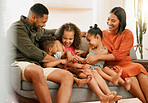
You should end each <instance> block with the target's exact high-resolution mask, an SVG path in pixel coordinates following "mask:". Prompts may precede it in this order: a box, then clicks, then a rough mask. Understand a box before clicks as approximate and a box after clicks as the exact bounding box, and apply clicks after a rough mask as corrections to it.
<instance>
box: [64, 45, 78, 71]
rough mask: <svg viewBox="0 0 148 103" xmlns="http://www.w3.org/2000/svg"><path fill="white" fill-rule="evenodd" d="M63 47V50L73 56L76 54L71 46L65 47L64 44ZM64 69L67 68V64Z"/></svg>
mask: <svg viewBox="0 0 148 103" xmlns="http://www.w3.org/2000/svg"><path fill="white" fill-rule="evenodd" d="M64 47H65V48H64V49H63V51H70V52H71V55H72V56H75V55H76V54H75V48H74V47H73V46H71V47H69V48H67V47H66V46H65V45H64ZM65 69H66V70H67V69H69V66H66V67H65Z"/></svg>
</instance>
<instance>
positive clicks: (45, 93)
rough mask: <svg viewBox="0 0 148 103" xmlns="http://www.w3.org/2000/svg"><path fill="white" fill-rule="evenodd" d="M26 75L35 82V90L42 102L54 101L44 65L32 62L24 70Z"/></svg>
mask: <svg viewBox="0 0 148 103" xmlns="http://www.w3.org/2000/svg"><path fill="white" fill-rule="evenodd" d="M24 76H25V78H26V79H27V80H28V81H31V82H32V83H33V89H34V92H35V94H36V96H37V97H38V99H39V101H40V103H52V101H51V97H50V93H49V89H48V86H47V83H46V80H45V77H44V73H43V69H42V67H40V66H38V65H35V64H30V65H28V66H27V67H26V69H25V70H24Z"/></svg>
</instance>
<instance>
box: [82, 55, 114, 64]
mask: <svg viewBox="0 0 148 103" xmlns="http://www.w3.org/2000/svg"><path fill="white" fill-rule="evenodd" d="M100 60H104V61H113V60H115V57H114V55H113V54H101V55H100V54H97V55H89V56H87V58H86V59H85V60H84V63H89V64H91V65H93V64H96V63H97V62H99V61H100Z"/></svg>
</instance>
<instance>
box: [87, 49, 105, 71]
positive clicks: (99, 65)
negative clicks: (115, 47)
mask: <svg viewBox="0 0 148 103" xmlns="http://www.w3.org/2000/svg"><path fill="white" fill-rule="evenodd" d="M104 49H106V50H107V47H104V48H103V49H101V50H99V51H98V53H99V52H101V51H102V50H104ZM96 54H97V53H94V52H93V51H92V48H90V50H89V53H88V54H87V56H89V55H96ZM104 63H105V61H99V62H98V63H96V64H94V65H92V67H91V68H90V69H92V70H93V69H96V68H101V69H103V66H104Z"/></svg>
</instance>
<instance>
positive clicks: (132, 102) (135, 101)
mask: <svg viewBox="0 0 148 103" xmlns="http://www.w3.org/2000/svg"><path fill="white" fill-rule="evenodd" d="M79 103H101V102H100V101H95V102H79ZM118 103H142V102H141V101H140V100H139V99H138V98H130V99H122V100H119V101H118Z"/></svg>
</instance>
